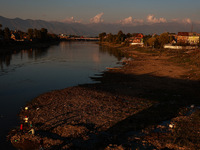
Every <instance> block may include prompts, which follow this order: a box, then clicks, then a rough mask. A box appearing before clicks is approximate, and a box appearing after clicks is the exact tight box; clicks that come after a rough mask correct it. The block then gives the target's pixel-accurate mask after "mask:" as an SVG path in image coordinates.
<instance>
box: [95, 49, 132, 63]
mask: <svg viewBox="0 0 200 150" xmlns="http://www.w3.org/2000/svg"><path fill="white" fill-rule="evenodd" d="M99 51H100V52H101V53H109V55H110V56H115V57H116V58H117V59H118V61H120V60H121V59H122V58H124V57H126V58H128V55H127V54H126V53H123V52H122V51H121V50H119V49H117V48H113V47H109V46H99Z"/></svg>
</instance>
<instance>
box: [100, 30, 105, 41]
mask: <svg viewBox="0 0 200 150" xmlns="http://www.w3.org/2000/svg"><path fill="white" fill-rule="evenodd" d="M105 36H106V32H102V33H100V34H99V38H100V42H103V41H104V38H105Z"/></svg>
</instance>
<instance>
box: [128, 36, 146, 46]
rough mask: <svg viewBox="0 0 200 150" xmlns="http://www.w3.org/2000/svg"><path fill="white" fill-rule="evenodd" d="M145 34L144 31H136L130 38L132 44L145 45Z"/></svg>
mask: <svg viewBox="0 0 200 150" xmlns="http://www.w3.org/2000/svg"><path fill="white" fill-rule="evenodd" d="M143 37H144V35H143V34H142V33H134V34H133V36H132V37H130V38H128V41H129V43H130V45H140V46H144V43H143Z"/></svg>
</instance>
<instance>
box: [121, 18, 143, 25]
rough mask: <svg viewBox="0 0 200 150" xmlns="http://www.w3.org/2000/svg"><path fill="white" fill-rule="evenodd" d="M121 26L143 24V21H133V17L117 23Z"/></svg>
mask: <svg viewBox="0 0 200 150" xmlns="http://www.w3.org/2000/svg"><path fill="white" fill-rule="evenodd" d="M119 23H121V24H123V25H138V24H142V23H144V20H143V19H133V17H131V16H130V17H128V18H125V19H122V20H120V21H119Z"/></svg>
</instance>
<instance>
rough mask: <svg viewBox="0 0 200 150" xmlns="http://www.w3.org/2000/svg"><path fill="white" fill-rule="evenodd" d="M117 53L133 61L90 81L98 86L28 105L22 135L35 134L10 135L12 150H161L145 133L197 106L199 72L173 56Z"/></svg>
mask: <svg viewBox="0 0 200 150" xmlns="http://www.w3.org/2000/svg"><path fill="white" fill-rule="evenodd" d="M121 50H122V51H124V52H125V53H128V54H129V56H130V57H131V58H132V59H128V60H125V61H124V62H123V64H125V65H124V66H123V67H121V68H119V69H112V68H110V69H109V70H108V71H106V72H104V74H103V77H100V78H98V77H96V78H93V79H95V80H97V81H101V83H98V84H89V85H80V86H76V87H71V88H67V89H63V90H58V91H52V92H49V93H45V94H42V95H40V96H38V97H37V98H35V99H34V100H32V101H31V102H30V103H29V104H27V106H28V107H29V109H28V110H22V111H21V112H20V119H21V120H22V122H23V119H24V117H25V116H28V117H29V119H28V120H29V123H30V121H31V122H32V127H30V125H27V126H29V127H26V128H27V129H26V130H30V129H31V128H34V129H35V136H33V135H30V134H28V133H27V132H25V133H23V132H24V130H23V131H19V130H20V129H16V130H13V131H12V132H11V133H10V140H11V142H12V143H13V145H14V146H16V147H21V149H31V148H33V147H39V145H41V144H39V141H41V139H42V140H43V144H42V146H43V147H45V148H47V149H112V148H113V149H117V148H118V149H128V148H133V149H136V148H147V147H148V148H149V149H150V148H155V147H157V148H159V147H158V145H159V144H157V145H156V144H154V142H151V141H154V140H155V139H156V138H154V137H155V136H149V135H150V132H149V133H147V131H149V130H147V129H149V128H151V127H152V126H157V125H159V124H160V123H162V122H163V121H166V120H171V119H172V118H174V117H177V115H178V113H179V111H180V109H183V108H184V107H187V106H190V105H192V104H193V105H194V106H196V105H197V106H198V105H199V101H198V100H199V98H200V94H199V89H200V87H199V77H200V76H199V70H198V67H196V66H195V65H190V64H187V65H184V67H183V64H181V63H177V62H175V60H174V59H173V58H174V56H175V54H174V55H173V53H167V52H165V53H161V52H158V51H152V50H150V51H148V50H145V49H139V50H138V49H135V50H133V48H123V47H121ZM176 60H177V59H176ZM191 69H192V70H191ZM191 71H192V73H191ZM148 136H149V137H151V139H154V140H150V138H147V137H148ZM145 139H146V140H145ZM160 140H161V139H160ZM30 141H31V143H32V144H31V145H30ZM156 141H157V142H159V141H158V140H157V139H156ZM161 141H162V140H161ZM162 142H163V141H162ZM173 144H175V146H177V145H176V143H173ZM162 145H163V148H164V147H167V145H166V144H164V143H162ZM30 146H33V147H30ZM174 148H175V147H174Z"/></svg>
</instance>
